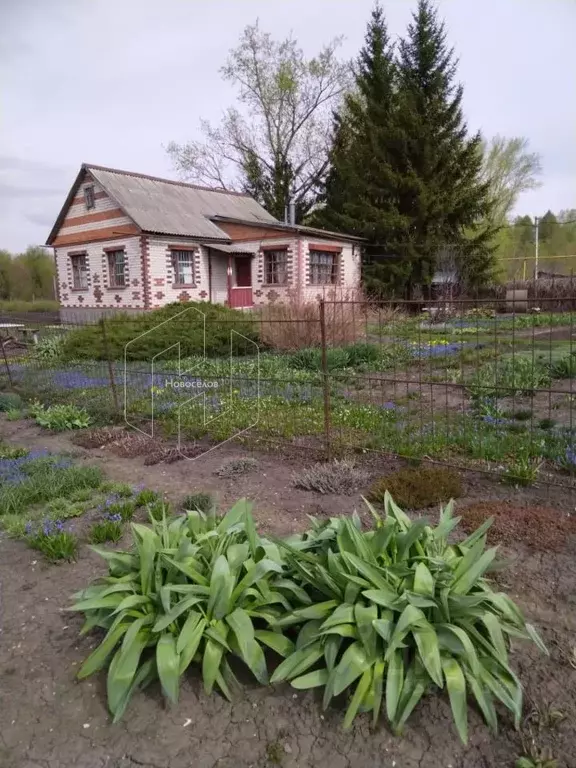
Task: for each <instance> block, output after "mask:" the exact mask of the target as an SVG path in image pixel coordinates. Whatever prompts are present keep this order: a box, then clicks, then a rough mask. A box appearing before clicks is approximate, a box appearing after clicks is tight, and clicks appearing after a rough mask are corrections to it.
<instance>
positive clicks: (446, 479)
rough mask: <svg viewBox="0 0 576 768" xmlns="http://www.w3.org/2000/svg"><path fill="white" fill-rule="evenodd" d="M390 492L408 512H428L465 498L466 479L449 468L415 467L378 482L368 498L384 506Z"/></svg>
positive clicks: (394, 473) (402, 470) (393, 473)
mask: <svg viewBox="0 0 576 768" xmlns="http://www.w3.org/2000/svg"><path fill="white" fill-rule="evenodd" d="M387 492H388V493H389V494H390V495H391V496H392V498H393V499H395V500H397V503H398V504H399V505H400V506H401V507H403V508H404V509H424V508H425V507H431V506H432V505H433V504H439V503H445V502H447V501H450V499H457V498H458V497H459V496H461V495H462V480H461V479H460V476H459V475H458V473H457V472H455V471H454V470H453V469H450V468H448V467H430V466H422V467H413V468H409V469H401V470H399V471H398V472H392V473H391V474H390V475H387V476H386V477H383V478H381V479H380V480H377V481H376V482H375V483H374V485H373V486H372V488H371V489H370V492H369V494H368V499H369V501H372V502H375V503H382V501H383V499H384V496H385V495H386V493H387Z"/></svg>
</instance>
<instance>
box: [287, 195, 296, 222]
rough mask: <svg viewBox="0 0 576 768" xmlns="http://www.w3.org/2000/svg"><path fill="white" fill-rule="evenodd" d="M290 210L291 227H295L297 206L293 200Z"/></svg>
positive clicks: (289, 206)
mask: <svg viewBox="0 0 576 768" xmlns="http://www.w3.org/2000/svg"><path fill="white" fill-rule="evenodd" d="M288 210H289V213H290V225H291V226H292V227H293V226H294V225H295V224H296V204H295V203H294V201H293V200H290V203H289V205H288Z"/></svg>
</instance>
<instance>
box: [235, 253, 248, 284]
mask: <svg viewBox="0 0 576 768" xmlns="http://www.w3.org/2000/svg"><path fill="white" fill-rule="evenodd" d="M251 285H252V259H251V258H250V256H236V286H237V287H238V288H246V287H248V286H251Z"/></svg>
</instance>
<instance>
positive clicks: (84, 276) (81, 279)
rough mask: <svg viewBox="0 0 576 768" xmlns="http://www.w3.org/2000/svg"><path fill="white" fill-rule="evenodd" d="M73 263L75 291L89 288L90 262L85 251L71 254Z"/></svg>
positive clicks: (73, 285)
mask: <svg viewBox="0 0 576 768" xmlns="http://www.w3.org/2000/svg"><path fill="white" fill-rule="evenodd" d="M70 262H71V264H72V287H73V288H74V290H75V291H85V290H86V289H87V288H88V264H87V261H86V254H85V253H77V254H74V255H73V256H70Z"/></svg>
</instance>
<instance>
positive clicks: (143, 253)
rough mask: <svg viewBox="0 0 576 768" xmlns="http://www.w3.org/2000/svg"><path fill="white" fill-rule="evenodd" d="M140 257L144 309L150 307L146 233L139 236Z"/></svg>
mask: <svg viewBox="0 0 576 768" xmlns="http://www.w3.org/2000/svg"><path fill="white" fill-rule="evenodd" d="M140 259H141V261H142V295H143V297H144V309H150V305H151V301H150V289H151V286H150V240H149V238H147V237H146V235H141V236H140Z"/></svg>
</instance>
